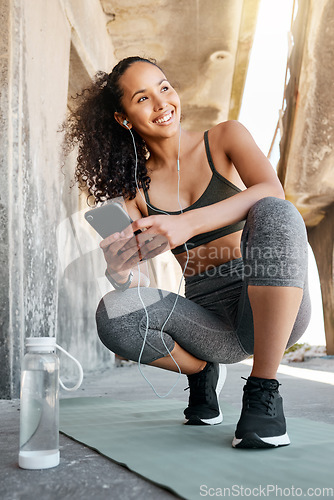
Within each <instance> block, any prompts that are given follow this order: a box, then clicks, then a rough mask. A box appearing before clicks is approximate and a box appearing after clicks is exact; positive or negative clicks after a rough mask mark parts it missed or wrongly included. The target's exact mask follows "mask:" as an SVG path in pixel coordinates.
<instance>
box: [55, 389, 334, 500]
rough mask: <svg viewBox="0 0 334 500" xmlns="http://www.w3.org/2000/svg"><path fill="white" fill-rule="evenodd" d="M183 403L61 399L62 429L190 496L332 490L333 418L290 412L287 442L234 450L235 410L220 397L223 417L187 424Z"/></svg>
mask: <svg viewBox="0 0 334 500" xmlns="http://www.w3.org/2000/svg"><path fill="white" fill-rule="evenodd" d="M183 409H184V403H182V402H181V401H177V400H172V399H169V400H149V401H117V400H113V399H110V398H102V397H101V398H69V399H63V400H61V401H60V430H61V432H62V433H64V434H66V435H67V436H70V437H71V438H73V439H75V440H76V441H79V442H80V443H83V444H85V445H86V446H89V447H90V448H93V449H94V450H97V451H98V452H99V453H101V454H103V455H105V456H106V457H109V458H111V459H112V460H113V461H115V462H117V463H119V464H121V465H125V466H126V467H127V468H128V469H130V470H132V471H134V472H136V473H137V474H140V475H141V476H143V477H145V478H147V479H149V480H150V481H153V482H154V483H156V484H158V485H160V486H162V487H164V488H167V489H168V490H170V491H172V492H174V493H176V494H177V495H179V496H180V497H182V498H185V499H189V500H196V499H200V498H203V497H208V498H209V497H219V496H220V497H233V496H239V497H242V496H248V497H250V498H253V497H264V496H265V497H273V498H274V497H286V496H306V497H307V496H317V497H320V498H325V497H327V496H333V491H334V479H333V474H332V472H331V464H333V449H334V426H333V425H329V424H324V423H318V422H312V421H309V420H306V419H299V418H298V419H297V418H290V419H288V432H289V436H290V439H291V442H292V444H291V445H290V446H285V447H280V448H276V449H264V450H237V449H233V448H232V447H231V441H232V438H233V435H234V429H235V424H236V422H237V420H238V416H239V413H238V410H236V409H234V408H232V407H230V406H227V405H224V403H222V409H223V413H224V422H223V423H222V424H220V425H215V426H186V425H183ZM327 492H328V493H327Z"/></svg>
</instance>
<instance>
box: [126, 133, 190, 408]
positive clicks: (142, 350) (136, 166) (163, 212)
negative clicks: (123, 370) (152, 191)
mask: <svg viewBox="0 0 334 500" xmlns="http://www.w3.org/2000/svg"><path fill="white" fill-rule="evenodd" d="M128 130H129V132H130V134H131V138H132V142H133V148H134V152H135V182H136V187H137V190H138V192H139V194H140V196H141V197H142V198H143V200H144V202H145V203H146V205H147V206H148V207H150V208H151V209H152V210H154V211H155V212H156V211H158V212H160V213H162V214H165V215H170V214H169V213H168V212H165V211H164V210H158V209H156V208H153V207H152V206H151V205H150V204H149V203H148V202H147V201H146V200H145V198H144V197H143V195H142V193H141V191H140V189H139V185H138V179H137V169H138V156H137V148H136V142H135V139H134V136H133V133H132V131H131V129H130V128H129V127H128ZM180 148H181V125H180V129H179V149H178V156H177V174H178V179H177V201H178V204H179V207H180V213H181V214H182V213H183V209H182V206H181V202H180ZM184 246H185V249H186V252H187V260H186V264H185V266H184V269H183V272H182V276H181V279H180V283H179V287H178V290H177V294H176V298H175V301H174V304H173V307H172V309H171V311H170V313H169V314H168V316H167V319H166V320H165V322H164V323H163V325H162V327H161V330H160V338H161V341H162V343H163V345H164V347H165V349H166V351H167V352H168V354H169V356H170V357H171V358H172V360H173V361H174V363H175V365H176V367H177V369H178V373H179V375H178V378H177V380H176V382H175V384H174V385H173V386H172V387H171V388H170V390H169V391H168V392H167V393H166V394H163V395H161V394H159V393H158V392H157V391H156V389H155V388H154V386H153V384H152V383H151V382H150V381H149V380H148V378H147V377H146V376H145V374H144V373H143V371H142V369H141V366H140V365H141V358H142V355H143V352H144V348H145V344H146V339H147V335H148V330H149V316H148V311H147V308H146V306H145V303H144V301H143V298H142V296H141V292H140V263H139V262H138V265H137V267H138V284H137V291H138V297H139V299H140V301H141V304H142V306H143V309H144V311H145V315H146V329H145V334H144V340H143V344H142V347H141V350H140V354H139V358H138V369H139V371H140V373H141V375H142V376H143V377H144V379H145V380H146V382H147V383H148V384H149V385H150V386H151V388H152V389H153V391H154V393H155V394H156V395H157V396H158V397H159V398H165V397H167V396H168V395H169V394H170V393H171V392H172V390H173V389H174V387H175V386H176V385H177V384H178V382H179V380H180V377H181V374H182V372H181V369H180V367H179V365H178V363H177V361H176V360H175V359H174V357H173V355H172V353H171V352H170V350H169V349H168V346H167V345H166V343H165V340H164V338H163V330H164V328H165V326H166V324H167V322H168V321H169V319H170V317H171V315H172V314H173V312H174V309H175V307H176V303H177V300H178V298H179V294H180V289H181V285H182V281H183V277H184V274H185V272H186V269H187V266H188V262H189V250H188V247H187V244H186V243H184Z"/></svg>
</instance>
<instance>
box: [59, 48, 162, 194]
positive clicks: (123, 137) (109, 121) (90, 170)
mask: <svg viewBox="0 0 334 500" xmlns="http://www.w3.org/2000/svg"><path fill="white" fill-rule="evenodd" d="M138 61H142V62H147V63H150V64H153V65H154V66H156V67H158V68H159V66H158V65H157V64H156V62H155V61H154V60H153V59H145V58H142V57H139V56H133V57H127V58H125V59H122V60H121V61H120V62H119V63H118V64H117V65H116V66H115V67H114V68H113V70H112V72H111V73H110V74H107V73H105V72H102V71H99V72H98V73H96V75H95V78H94V80H93V82H92V84H91V86H90V87H89V88H86V89H84V90H83V91H82V92H81V93H80V94H77V96H76V98H75V99H76V101H77V106H76V107H75V110H74V111H72V112H71V113H70V115H69V117H68V119H67V120H66V122H65V123H64V124H63V130H64V131H65V138H64V145H63V149H64V152H65V154H68V153H69V152H70V151H71V150H72V149H73V147H74V146H75V145H77V146H78V155H77V163H76V169H75V181H76V182H78V184H79V188H80V189H81V190H87V191H88V193H89V194H88V199H89V198H90V197H93V199H94V201H95V203H97V202H102V201H106V200H108V199H111V198H115V197H117V196H123V197H124V198H125V199H130V200H132V199H133V198H135V196H136V183H135V177H134V165H135V153H134V148H133V142H132V138H131V135H130V133H129V132H128V131H127V130H126V129H124V128H123V127H121V126H120V125H119V124H118V123H117V121H116V120H115V118H114V112H115V111H118V112H120V113H124V109H123V106H122V102H121V100H122V97H123V90H122V88H121V87H120V85H119V80H120V78H121V76H122V75H123V74H124V73H125V71H126V70H127V69H128V68H129V67H130V66H131V65H132V64H133V63H135V62H138ZM159 69H161V68H159ZM132 133H133V136H134V140H135V143H136V148H137V155H138V171H137V177H138V183H139V186H140V187H143V186H145V187H146V188H148V187H149V183H150V177H149V176H148V175H147V169H146V159H147V156H148V150H147V148H146V144H145V141H144V140H143V139H142V138H141V137H140V135H139V134H138V133H137V132H136V131H135V130H133V131H132Z"/></svg>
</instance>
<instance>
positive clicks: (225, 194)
mask: <svg viewBox="0 0 334 500" xmlns="http://www.w3.org/2000/svg"><path fill="white" fill-rule="evenodd" d="M204 143H205V150H206V156H207V158H208V162H209V165H210V168H211V170H212V177H211V180H210V182H209V185H208V187H207V188H206V190H205V191H204V193H203V194H202V195H201V196H200V197H199V198H198V200H196V201H195V203H193V204H192V205H190V206H189V207H187V208H185V209H183V212H188V211H189V210H193V209H195V208H201V207H206V206H208V205H213V204H214V203H217V202H218V201H222V200H226V199H227V198H230V197H231V196H233V195H235V194H237V193H240V191H241V189H239V188H238V187H237V186H235V185H234V184H232V182H230V181H229V180H227V179H225V177H223V176H222V175H220V173H219V172H217V170H216V169H215V166H214V164H213V161H212V156H211V152H210V148H209V140H208V131H207V130H206V131H205V132H204ZM144 195H145V199H146V202H147V204H148V205H147V209H148V215H159V214H160V213H161V212H160V211H159V209H158V208H157V207H155V206H154V205H152V204H151V202H150V199H149V196H148V192H147V189H146V188H144ZM163 212H166V213H168V214H170V215H179V214H180V213H181V211H180V210H179V211H177V212H168V211H166V210H164V211H163ZM244 224H245V221H240V222H237V223H235V224H230V225H229V226H225V227H221V228H219V229H215V230H214V231H209V232H207V233H202V234H197V235H196V236H194V237H193V238H191V239H190V240H188V241H187V242H186V243H187V247H188V249H189V250H190V249H192V248H195V247H198V246H200V245H204V244H205V243H209V242H210V241H213V240H216V239H218V238H221V237H222V236H226V235H227V234H231V233H235V232H236V231H240V230H241V229H243V227H244ZM185 251H186V248H185V245H180V246H178V247H176V248H173V250H172V253H173V254H174V255H177V254H180V253H183V252H185Z"/></svg>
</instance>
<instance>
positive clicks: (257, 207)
mask: <svg viewBox="0 0 334 500" xmlns="http://www.w3.org/2000/svg"><path fill="white" fill-rule="evenodd" d="M248 215H249V216H250V217H251V218H254V217H255V218H256V219H257V220H262V219H264V220H266V219H267V217H270V219H272V223H273V224H275V222H278V223H279V222H280V221H281V220H283V221H289V222H291V223H293V224H302V225H304V222H303V218H302V216H301V215H300V213H299V212H298V210H297V208H296V207H295V206H294V205H293V203H291V202H290V201H288V200H283V199H282V198H276V197H274V196H266V197H265V198H261V199H260V200H258V201H257V202H256V203H254V205H253V206H252V207H251V208H250V210H249V214H248Z"/></svg>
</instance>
